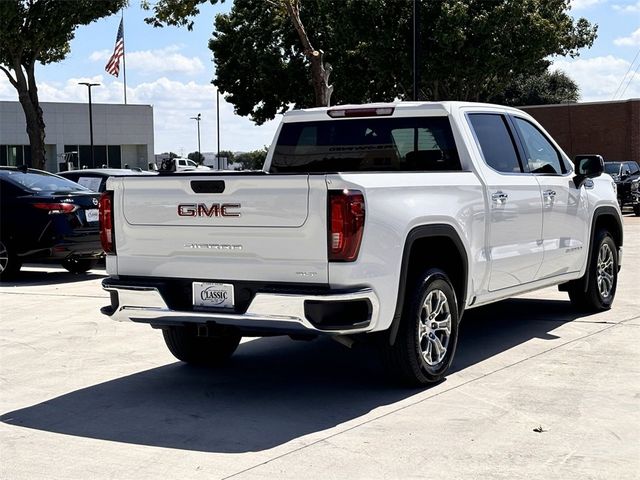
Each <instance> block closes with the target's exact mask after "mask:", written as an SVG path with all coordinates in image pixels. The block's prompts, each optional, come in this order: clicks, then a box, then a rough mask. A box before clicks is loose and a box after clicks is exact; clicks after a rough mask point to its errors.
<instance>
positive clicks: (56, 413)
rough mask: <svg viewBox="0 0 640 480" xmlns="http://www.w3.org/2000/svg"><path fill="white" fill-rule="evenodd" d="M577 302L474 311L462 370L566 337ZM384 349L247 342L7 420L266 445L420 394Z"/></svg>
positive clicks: (116, 434) (80, 430) (216, 444)
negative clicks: (204, 361)
mask: <svg viewBox="0 0 640 480" xmlns="http://www.w3.org/2000/svg"><path fill="white" fill-rule="evenodd" d="M575 318H577V317H576V315H575V314H573V313H572V312H571V308H570V306H569V304H568V302H561V301H540V300H510V301H506V302H502V303H500V304H497V305H494V306H491V307H486V308H482V309H477V310H475V311H470V312H468V316H466V317H465V322H464V324H463V325H464V328H463V329H462V333H461V338H460V342H459V347H458V348H459V350H458V355H457V357H456V361H455V363H454V366H453V372H456V371H460V370H463V369H465V368H468V367H470V366H471V365H474V364H476V363H478V362H482V361H483V360H485V359H487V358H490V357H491V356H493V355H495V354H497V353H500V352H504V351H506V350H508V349H510V348H513V347H514V346H516V345H519V344H521V343H523V342H526V341H528V340H530V339H532V338H543V339H552V338H557V337H555V336H554V335H553V334H552V333H550V332H551V331H552V330H553V329H555V328H556V327H558V326H559V325H561V324H563V323H565V322H569V321H572V320H574V319H575ZM375 354H376V352H375V350H374V349H373V348H372V347H371V346H367V345H363V346H360V347H357V348H354V349H351V350H349V349H346V348H344V347H343V346H341V345H338V344H337V343H335V342H333V341H331V340H328V339H320V340H316V341H312V342H293V341H290V340H289V339H287V338H263V339H258V340H254V341H251V342H247V343H244V344H242V345H241V346H240V348H239V349H238V352H237V353H236V355H235V356H234V357H233V359H232V361H231V362H230V363H229V365H228V366H226V367H224V368H222V369H219V370H215V371H211V370H206V369H200V368H193V367H189V366H186V365H183V364H181V363H173V364H169V365H166V366H163V367H159V368H154V369H151V370H147V371H143V372H140V373H136V374H133V375H129V376H126V377H122V378H118V379H115V380H111V381H108V382H105V383H101V384H98V385H94V386H91V387H87V388H84V389H81V390H77V391H74V392H71V393H68V394H66V395H62V396H60V397H57V398H53V399H51V400H48V401H45V402H43V403H40V404H37V405H34V406H31V407H27V408H23V409H20V410H16V411H13V412H10V413H6V414H4V415H2V416H1V417H0V421H2V422H3V423H5V424H9V425H14V426H20V427H26V428H32V429H38V430H43V431H47V432H55V433H61V434H65V435H74V436H80V437H86V438H93V439H102V440H110V441H116V442H123V443H132V444H140V445H148V446H156V447H167V448H178V449H185V450H194V451H202V452H220V453H242V452H253V451H262V450H266V449H269V448H273V447H275V446H278V445H281V444H283V443H286V442H289V441H291V440H294V439H297V438H300V437H302V436H305V435H308V434H312V433H315V432H320V431H323V430H326V429H329V428H332V427H335V426H336V425H340V424H342V423H344V422H348V421H350V420H354V419H357V418H358V417H361V416H363V415H365V414H367V413H368V412H370V411H372V410H374V409H376V408H378V407H381V406H385V405H391V404H394V403H396V402H399V401H401V400H403V399H406V398H409V397H411V396H414V395H418V394H420V393H421V392H422V390H417V389H407V388H400V387H398V386H395V385H392V384H390V383H389V381H388V379H386V378H384V376H383V375H382V373H381V367H380V365H379V363H378V362H377V361H376V358H377V357H376V356H375Z"/></svg>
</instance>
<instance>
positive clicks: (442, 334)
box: [384, 269, 459, 386]
mask: <svg viewBox="0 0 640 480" xmlns="http://www.w3.org/2000/svg"><path fill="white" fill-rule="evenodd" d="M458 323H459V316H458V306H457V302H456V295H455V292H454V290H453V286H452V285H451V281H450V280H449V278H448V277H447V275H446V273H445V272H443V271H442V270H439V269H430V270H427V271H426V272H425V273H424V274H422V275H420V276H419V277H418V278H417V280H416V281H415V282H414V284H413V291H412V292H411V293H409V296H408V298H407V299H406V300H405V309H404V312H403V314H402V318H401V320H400V327H399V329H398V336H397V338H396V341H395V343H394V344H393V345H385V347H384V349H385V352H384V353H385V363H386V365H387V367H388V368H389V370H390V372H391V373H392V374H393V375H394V377H396V378H398V379H400V380H401V381H402V382H403V383H406V384H409V385H412V386H422V385H426V384H429V383H434V382H438V381H440V380H441V379H442V378H444V376H445V373H446V372H447V370H448V369H449V367H450V366H451V362H452V361H453V356H454V353H455V350H456V344H457V342H458Z"/></svg>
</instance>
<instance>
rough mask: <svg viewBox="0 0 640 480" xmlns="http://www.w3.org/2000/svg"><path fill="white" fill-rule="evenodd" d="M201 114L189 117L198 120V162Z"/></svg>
mask: <svg viewBox="0 0 640 480" xmlns="http://www.w3.org/2000/svg"><path fill="white" fill-rule="evenodd" d="M201 118H202V117H201V115H200V114H198V116H197V117H191V120H195V121H196V122H198V163H200V120H201Z"/></svg>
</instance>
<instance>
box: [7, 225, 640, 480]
mask: <svg viewBox="0 0 640 480" xmlns="http://www.w3.org/2000/svg"><path fill="white" fill-rule="evenodd" d="M623 264H624V267H623V270H622V272H621V276H620V281H619V285H618V293H617V298H616V303H615V305H614V308H613V309H612V310H610V311H608V312H605V313H602V314H598V315H589V316H584V315H579V314H576V313H574V312H573V311H572V309H571V307H570V305H569V302H568V300H567V297H566V294H564V293H560V292H557V290H556V289H546V290H543V291H539V292H536V293H533V294H530V295H527V296H524V297H520V298H517V299H513V300H509V301H506V302H501V303H498V304H495V305H493V306H488V307H484V308H479V309H476V310H471V311H469V312H467V314H465V321H464V322H463V327H462V333H461V338H460V343H459V347H458V353H457V357H456V361H455V365H454V369H453V372H452V373H451V374H450V375H449V376H448V378H447V380H446V381H445V382H443V383H441V384H439V385H436V386H433V387H431V388H428V389H425V390H409V389H399V388H397V387H394V386H391V385H389V384H388V383H385V380H384V379H383V378H381V372H380V367H379V365H378V363H377V361H376V360H375V356H374V355H375V353H374V352H372V351H371V350H370V349H369V348H368V347H364V346H360V347H356V348H354V349H352V350H348V349H346V348H344V347H343V346H341V345H338V344H336V343H334V342H332V341H329V340H317V341H313V342H293V341H290V340H288V339H286V338H262V339H257V340H251V341H247V342H244V343H243V344H242V345H241V346H240V348H239V350H238V352H237V354H236V355H235V356H234V357H233V361H232V362H231V363H230V364H229V365H228V366H226V367H224V368H223V369H220V370H217V371H207V370H205V369H198V368H192V367H188V366H185V365H182V364H181V363H179V362H176V361H175V359H174V358H173V357H172V356H171V355H170V354H169V352H168V351H167V350H166V348H165V346H164V342H163V341H162V338H161V335H160V333H159V332H158V331H155V330H152V329H151V328H149V327H147V326H144V325H135V324H128V323H115V322H112V321H110V320H108V319H106V318H105V317H103V316H102V315H101V314H100V313H99V307H100V306H102V305H104V304H106V303H107V300H106V295H105V294H104V292H102V290H101V289H100V288H99V284H100V281H101V279H102V278H103V276H104V272H103V271H100V270H95V271H92V272H91V274H90V275H89V276H88V277H83V276H73V275H70V274H68V273H66V271H64V270H62V269H57V268H48V269H44V268H27V269H26V271H25V274H24V275H23V277H22V278H21V279H20V281H18V282H15V283H4V284H1V285H0V392H1V394H0V478H2V479H37V478H47V479H76V478H83V479H86V478H96V479H102V478H117V479H157V478H179V479H191V478H203V479H204V478H206V479H211V478H230V477H231V478H239V479H243V478H244V479H261V478H291V479H299V478H301V477H303V478H305V479H315V478H322V479H331V478H336V479H337V478H350V479H372V478H391V479H395V478H398V479H400V478H402V479H405V478H446V479H458V478H460V479H469V478H482V479H493V478H495V479H502V478H504V479H515V478H522V479H525V478H526V479H536V478H540V479H543V478H544V479H549V478H559V479H560V478H561V479H574V478H575V479H592V478H593V479H616V480H618V479H637V478H640V347H639V345H640V278H638V277H639V276H638V274H639V273H640V268H639V265H640V218H638V217H633V216H629V215H625V250H624V259H623ZM534 429H536V430H542V431H534Z"/></svg>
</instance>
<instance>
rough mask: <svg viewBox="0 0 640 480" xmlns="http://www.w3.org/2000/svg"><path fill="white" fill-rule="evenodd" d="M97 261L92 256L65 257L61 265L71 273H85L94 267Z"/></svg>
mask: <svg viewBox="0 0 640 480" xmlns="http://www.w3.org/2000/svg"><path fill="white" fill-rule="evenodd" d="M97 263H98V260H97V259H94V258H73V257H72V258H65V259H64V260H63V261H62V266H63V267H64V268H65V269H67V270H68V271H69V272H71V273H76V274H78V273H85V272H88V271H89V270H91V269H92V268H93V267H95V266H96V265H97Z"/></svg>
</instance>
